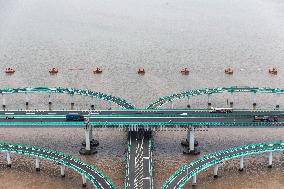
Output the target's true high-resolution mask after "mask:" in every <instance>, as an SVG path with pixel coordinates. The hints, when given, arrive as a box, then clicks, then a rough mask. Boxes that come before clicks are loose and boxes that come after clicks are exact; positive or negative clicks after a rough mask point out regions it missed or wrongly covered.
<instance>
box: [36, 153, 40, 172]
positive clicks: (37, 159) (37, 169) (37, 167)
mask: <svg viewBox="0 0 284 189" xmlns="http://www.w3.org/2000/svg"><path fill="white" fill-rule="evenodd" d="M35 167H36V171H40V167H39V157H37V156H36V161H35Z"/></svg>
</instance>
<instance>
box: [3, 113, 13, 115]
mask: <svg viewBox="0 0 284 189" xmlns="http://www.w3.org/2000/svg"><path fill="white" fill-rule="evenodd" d="M5 114H6V115H13V114H14V113H5Z"/></svg>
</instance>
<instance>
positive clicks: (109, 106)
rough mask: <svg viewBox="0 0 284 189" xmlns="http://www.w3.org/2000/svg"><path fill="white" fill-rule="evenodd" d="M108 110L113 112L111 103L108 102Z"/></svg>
mask: <svg viewBox="0 0 284 189" xmlns="http://www.w3.org/2000/svg"><path fill="white" fill-rule="evenodd" d="M108 109H109V110H111V102H108Z"/></svg>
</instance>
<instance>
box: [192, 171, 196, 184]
mask: <svg viewBox="0 0 284 189" xmlns="http://www.w3.org/2000/svg"><path fill="white" fill-rule="evenodd" d="M196 180H197V179H196V174H195V175H194V176H193V177H192V185H193V186H195V185H196Z"/></svg>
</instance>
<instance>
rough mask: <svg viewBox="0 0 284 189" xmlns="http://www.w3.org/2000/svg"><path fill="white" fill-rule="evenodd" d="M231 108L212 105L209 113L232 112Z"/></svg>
mask: <svg viewBox="0 0 284 189" xmlns="http://www.w3.org/2000/svg"><path fill="white" fill-rule="evenodd" d="M232 112H233V108H214V107H212V108H211V110H210V113H232Z"/></svg>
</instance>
